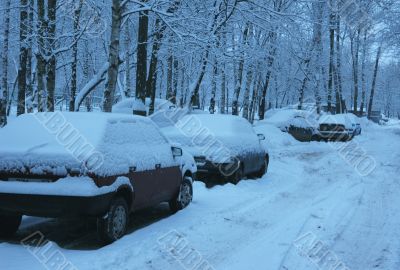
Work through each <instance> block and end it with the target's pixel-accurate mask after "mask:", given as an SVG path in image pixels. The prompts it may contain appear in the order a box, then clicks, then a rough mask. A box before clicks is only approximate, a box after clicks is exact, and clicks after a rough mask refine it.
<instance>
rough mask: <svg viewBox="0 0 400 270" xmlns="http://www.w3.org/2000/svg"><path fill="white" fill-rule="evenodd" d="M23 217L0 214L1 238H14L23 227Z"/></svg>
mask: <svg viewBox="0 0 400 270" xmlns="http://www.w3.org/2000/svg"><path fill="white" fill-rule="evenodd" d="M21 221H22V215H13V214H6V213H0V237H5V238H8V237H12V236H13V235H14V234H15V233H16V232H17V231H18V228H19V226H20V225H21Z"/></svg>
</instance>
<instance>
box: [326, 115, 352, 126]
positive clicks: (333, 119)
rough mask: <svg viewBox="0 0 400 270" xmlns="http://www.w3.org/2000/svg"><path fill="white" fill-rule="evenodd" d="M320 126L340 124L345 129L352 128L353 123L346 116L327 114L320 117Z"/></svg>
mask: <svg viewBox="0 0 400 270" xmlns="http://www.w3.org/2000/svg"><path fill="white" fill-rule="evenodd" d="M318 122H319V124H339V125H343V126H345V127H352V121H351V120H350V119H349V117H348V116H347V115H346V114H335V115H330V114H326V115H323V116H321V117H320V119H319V121H318Z"/></svg>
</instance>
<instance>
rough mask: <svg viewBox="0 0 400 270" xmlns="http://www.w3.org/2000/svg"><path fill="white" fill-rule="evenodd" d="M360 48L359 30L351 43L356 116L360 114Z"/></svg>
mask: <svg viewBox="0 0 400 270" xmlns="http://www.w3.org/2000/svg"><path fill="white" fill-rule="evenodd" d="M354 39H355V40H354ZM354 43H355V44H354ZM359 48H360V29H358V30H357V33H356V36H355V37H354V38H353V39H352V41H351V52H352V59H353V80H354V95H353V98H354V100H353V102H354V103H353V111H354V114H356V115H357V114H358V92H359V90H358V88H359V86H358V62H359V61H358V59H359Z"/></svg>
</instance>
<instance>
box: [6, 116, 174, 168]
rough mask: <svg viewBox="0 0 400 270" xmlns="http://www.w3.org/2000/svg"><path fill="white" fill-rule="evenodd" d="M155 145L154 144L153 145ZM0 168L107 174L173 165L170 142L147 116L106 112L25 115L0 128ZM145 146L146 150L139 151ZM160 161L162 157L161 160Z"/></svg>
mask: <svg viewBox="0 0 400 270" xmlns="http://www.w3.org/2000/svg"><path fill="white" fill-rule="evenodd" d="M152 147H153V148H152ZM0 149H1V150H0V170H2V171H10V170H11V171H12V170H16V171H17V172H21V173H24V172H25V169H26V168H29V171H30V173H33V174H42V173H46V172H48V173H51V174H55V175H65V174H66V172H67V171H68V169H71V168H73V169H80V170H81V171H82V166H86V169H88V170H90V171H94V172H95V173H97V174H99V175H103V176H107V175H115V174H123V173H128V172H129V167H130V166H135V167H137V169H138V170H146V169H153V168H154V164H156V163H154V162H155V161H158V163H162V165H170V164H171V163H173V162H174V161H173V160H172V155H171V149H170V146H169V145H168V144H167V143H166V140H165V138H164V137H163V135H162V134H161V133H160V132H159V131H158V130H157V128H156V126H155V124H154V123H153V122H152V121H151V120H150V119H147V118H145V117H140V116H133V115H123V114H106V113H69V112H56V113H38V114H26V115H22V116H20V117H18V118H17V119H16V120H14V121H12V122H11V123H10V124H9V125H8V126H7V127H5V128H4V129H2V130H0ZM140 150H142V151H140ZM160 160H161V162H159V161H160Z"/></svg>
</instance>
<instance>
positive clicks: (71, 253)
mask: <svg viewBox="0 0 400 270" xmlns="http://www.w3.org/2000/svg"><path fill="white" fill-rule="evenodd" d="M362 124H363V129H364V132H363V135H362V136H360V137H357V138H356V139H355V140H354V142H356V143H357V144H359V146H360V147H362V148H363V149H365V151H366V153H367V154H368V155H371V156H372V157H373V158H374V159H376V162H377V167H376V169H375V170H374V171H373V172H372V173H371V174H370V175H368V176H366V177H361V176H360V175H358V174H357V173H356V172H355V171H354V169H353V167H351V166H349V165H348V164H347V163H346V161H344V160H343V159H342V158H341V157H340V156H339V155H338V153H337V152H336V151H335V149H334V147H332V146H333V145H337V144H339V143H335V144H326V143H318V142H311V143H299V142H296V141H294V139H292V138H290V136H289V135H287V134H283V133H281V132H280V131H279V129H277V128H276V127H274V126H272V125H266V124H260V125H258V126H257V130H260V131H263V133H264V134H265V135H266V137H267V141H266V142H265V143H266V144H268V146H269V149H270V155H271V163H270V169H269V173H268V174H267V175H265V176H264V177H263V178H262V179H260V180H244V181H242V182H240V183H239V184H238V185H237V186H234V185H231V184H228V185H225V186H216V187H214V188H212V189H206V188H205V186H204V184H201V183H195V185H194V201H193V203H192V205H190V206H189V207H188V208H187V209H185V210H183V211H181V212H178V213H177V214H175V215H171V216H169V217H167V218H165V219H163V220H160V221H158V222H156V223H153V224H150V225H148V226H146V227H144V228H141V229H138V230H136V231H134V232H132V233H130V234H129V235H126V236H125V237H124V238H123V239H121V240H119V241H117V242H116V243H114V244H112V245H109V246H106V247H103V248H101V249H99V250H86V251H80V250H65V249H62V248H60V247H58V246H57V245H56V244H55V243H52V244H53V250H56V251H59V252H60V253H61V254H62V255H63V256H65V261H67V262H71V263H72V264H73V266H75V267H76V269H79V270H87V269H93V270H95V269H96V270H113V269H115V270H120V269H132V270H136V269H163V270H164V269H165V270H168V269H171V270H177V269H196V268H195V266H196V265H194V266H193V264H191V263H190V258H193V257H185V256H186V255H188V254H192V256H193V254H195V258H196V260H195V262H197V263H200V262H202V263H204V262H206V264H204V265H207V266H211V267H212V268H207V269H216V270H217V269H221V270H222V269H227V270H228V269H229V270H235V269H238V270H243V269H266V270H283V269H289V270H317V269H318V270H320V269H335V268H334V265H333V264H335V265H339V264H341V268H336V269H337V270H339V269H340V270H342V269H351V270H369V269H378V270H398V269H400V240H399V239H400V211H398V207H399V205H400V196H399V194H400V184H399V177H398V175H399V172H400V167H399V162H398V161H399V158H400V140H399V139H400V137H399V136H400V133H399V128H398V127H397V126H392V127H379V126H377V125H375V124H372V123H370V122H363V123H362ZM340 144H341V143H340ZM133 218H135V216H133ZM25 223H29V219H25V220H24V224H25ZM39 228H40V227H39ZM168 235H179V238H176V239H175V240H177V239H178V240H179V239H180V240H182V242H179V243H181V244H182V245H181V246H174V243H173V242H171V245H172V246H166V245H164V239H165V237H166V236H168ZM160 239H161V240H160ZM304 240H312V241H311V242H310V245H309V246H308V247H307V241H304ZM313 243H314V244H315V245H313ZM174 247H175V248H174ZM313 247H314V249H313ZM318 248H319V249H318ZM42 251H43V250H42ZM0 254H1V259H0V269H12V270H20V269H21V270H22V269H26V268H27V267H28V268H29V269H31V270H39V269H40V270H42V269H46V266H48V265H46V263H44V264H43V261H44V262H47V263H49V262H52V260H48V261H46V260H45V259H46V257H44V256H46V253H43V254H41V253H36V256H35V253H31V252H29V250H28V249H27V248H25V247H24V246H22V245H20V244H18V243H16V244H9V243H2V244H0ZM47 254H48V253H47ZM328 255H329V256H328ZM41 262H42V263H41ZM345 267H348V268H345ZM200 269H201V268H200ZM203 269H204V268H203ZM68 270H69V269H68Z"/></svg>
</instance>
